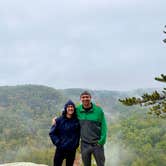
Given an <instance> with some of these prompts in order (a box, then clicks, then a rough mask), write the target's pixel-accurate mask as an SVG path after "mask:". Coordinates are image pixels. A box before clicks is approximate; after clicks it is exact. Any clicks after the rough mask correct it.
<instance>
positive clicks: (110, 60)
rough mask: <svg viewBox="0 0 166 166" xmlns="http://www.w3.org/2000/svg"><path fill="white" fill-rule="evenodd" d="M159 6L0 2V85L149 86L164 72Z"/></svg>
mask: <svg viewBox="0 0 166 166" xmlns="http://www.w3.org/2000/svg"><path fill="white" fill-rule="evenodd" d="M149 3H150V4H151V5H149ZM165 4H166V2H165V1H163V0H160V1H155V2H151V1H150V0H148V1H146V2H145V1H143V0H141V1H137V0H134V1H132V0H125V1H121V0H116V1H115V0H111V1H110V0H104V1H99V0H92V1H88V0H84V1H83V0H80V1H76V0H71V1H53V0H48V1H45V0H40V3H39V1H32V0H29V1H26V2H23V1H21V0H15V1H11V0H6V1H1V2H0V10H1V13H0V18H1V22H0V26H1V30H0V35H1V38H0V58H1V61H0V70H1V71H2V74H1V75H2V77H1V80H0V81H1V84H2V85H3V84H17V83H34V84H35V83H38V84H44V85H50V86H54V87H55V88H68V87H87V88H93V89H105V88H106V89H130V88H136V87H138V86H139V87H148V86H154V84H152V83H151V81H152V80H153V78H152V76H154V75H158V74H160V72H164V71H165V66H164V63H163V62H164V61H165V60H166V59H165V48H164V47H163V43H162V42H161V41H162V38H163V36H162V35H163V34H162V30H163V29H162V28H163V27H164V24H165ZM131 76H132V77H131ZM133 76H136V78H135V79H134V80H133ZM55 85H56V86H55ZM155 86H156V85H155Z"/></svg>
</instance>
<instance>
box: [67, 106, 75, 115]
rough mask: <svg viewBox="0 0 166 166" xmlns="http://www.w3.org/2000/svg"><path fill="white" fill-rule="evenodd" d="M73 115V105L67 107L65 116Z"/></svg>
mask: <svg viewBox="0 0 166 166" xmlns="http://www.w3.org/2000/svg"><path fill="white" fill-rule="evenodd" d="M73 113H74V107H73V105H68V106H67V114H68V115H72V114H73Z"/></svg>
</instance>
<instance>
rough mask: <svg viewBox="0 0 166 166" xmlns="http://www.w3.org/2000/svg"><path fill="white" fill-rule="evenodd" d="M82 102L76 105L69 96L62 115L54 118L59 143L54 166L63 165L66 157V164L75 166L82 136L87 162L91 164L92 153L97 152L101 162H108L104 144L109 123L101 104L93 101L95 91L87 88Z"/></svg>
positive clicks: (54, 138)
mask: <svg viewBox="0 0 166 166" xmlns="http://www.w3.org/2000/svg"><path fill="white" fill-rule="evenodd" d="M80 100H81V102H82V103H81V104H80V105H79V106H78V107H77V108H76V107H75V104H74V103H73V102H72V101H71V100H69V101H68V102H67V103H66V104H65V106H64V111H63V113H62V115H61V116H60V117H58V118H57V119H53V121H54V122H53V125H52V127H51V130H50V132H49V135H50V138H51V140H52V142H53V144H54V145H55V146H56V152H55V155H54V166H61V165H62V162H63V160H64V159H66V166H72V165H73V163H74V159H75V154H76V149H77V148H78V146H79V139H80V138H81V156H82V161H83V164H84V166H91V155H92V154H93V155H94V158H95V160H96V163H97V166H104V163H105V155H104V144H105V142H106V133H107V125H106V120H105V116H104V112H103V110H102V108H101V107H99V106H98V105H96V104H95V103H93V102H92V101H91V94H90V93H89V92H88V91H84V92H83V93H81V95H80Z"/></svg>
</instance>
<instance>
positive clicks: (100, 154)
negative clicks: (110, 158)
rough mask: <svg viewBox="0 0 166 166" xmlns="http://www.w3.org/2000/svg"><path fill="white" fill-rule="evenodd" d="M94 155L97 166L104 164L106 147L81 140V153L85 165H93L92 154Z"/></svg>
mask: <svg viewBox="0 0 166 166" xmlns="http://www.w3.org/2000/svg"><path fill="white" fill-rule="evenodd" d="M92 154H93V155H94V158H95V160H96V164H97V166H104V163H105V156H104V147H103V146H100V145H93V144H88V143H85V142H81V155H82V161H83V163H84V166H91V156H92Z"/></svg>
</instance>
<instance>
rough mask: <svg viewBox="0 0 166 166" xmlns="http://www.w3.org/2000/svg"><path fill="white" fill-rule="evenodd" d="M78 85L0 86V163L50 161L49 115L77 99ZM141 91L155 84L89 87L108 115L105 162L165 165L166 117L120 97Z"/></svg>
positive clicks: (117, 165)
mask: <svg viewBox="0 0 166 166" xmlns="http://www.w3.org/2000/svg"><path fill="white" fill-rule="evenodd" d="M82 90H83V89H54V88H51V87H46V86H37V85H22V86H2V87H0V133H1V134H0V164H3V163H8V162H16V161H24V162H26V161H29V162H34V163H42V164H46V165H49V166H51V165H52V158H53V155H54V151H55V147H54V146H53V145H52V143H51V141H50V138H49V136H48V132H49V130H50V127H51V119H52V118H53V117H54V116H59V115H60V114H61V111H62V110H63V105H64V103H65V102H66V100H68V99H72V100H73V101H74V102H75V103H76V104H78V103H79V94H80V93H81V91H82ZM144 91H153V89H148V90H147V89H146V90H143V89H138V90H135V91H128V92H127V91H126V92H120V91H106V90H105V91H95V90H90V92H91V93H92V96H93V101H94V102H97V103H99V104H100V105H101V106H102V107H103V109H104V112H105V115H106V118H107V125H108V137H107V143H106V145H105V155H106V165H107V166H110V165H112V166H165V163H166V155H165V154H166V128H165V119H161V118H158V117H157V116H155V115H150V114H147V109H148V108H144V107H139V106H131V107H126V106H124V105H122V104H121V103H120V102H119V101H118V99H119V98H124V97H125V96H126V95H128V96H133V95H137V96H139V95H141V93H143V92H144ZM79 153H80V152H79V149H78V154H79Z"/></svg>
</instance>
